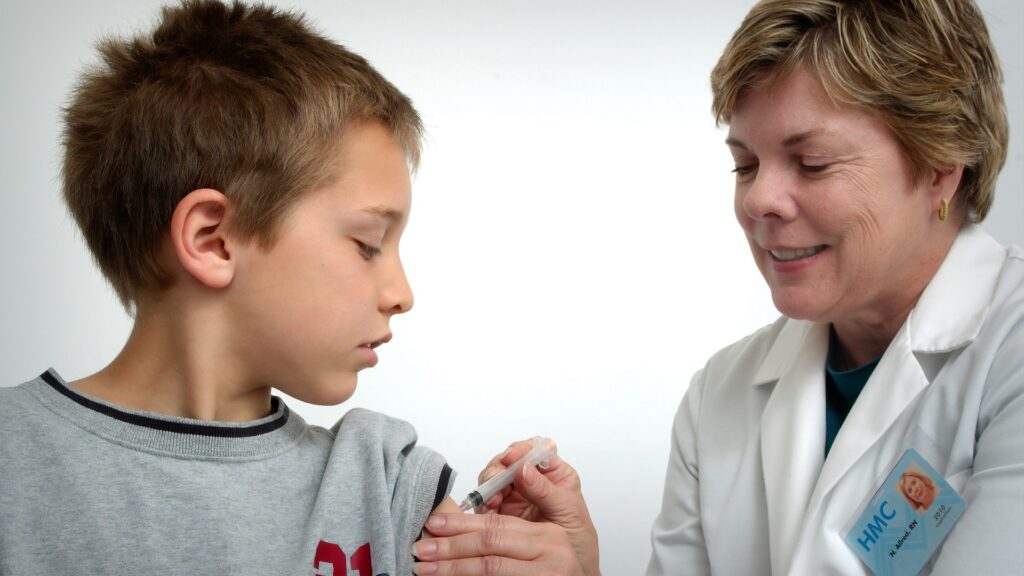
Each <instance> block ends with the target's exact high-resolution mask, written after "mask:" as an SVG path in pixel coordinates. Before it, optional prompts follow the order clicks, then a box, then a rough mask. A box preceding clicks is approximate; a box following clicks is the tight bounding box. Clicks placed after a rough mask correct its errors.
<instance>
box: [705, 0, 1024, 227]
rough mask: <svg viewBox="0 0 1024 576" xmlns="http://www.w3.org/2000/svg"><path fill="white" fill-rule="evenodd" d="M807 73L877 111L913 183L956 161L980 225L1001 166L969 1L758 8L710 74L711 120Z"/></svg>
mask: <svg viewBox="0 0 1024 576" xmlns="http://www.w3.org/2000/svg"><path fill="white" fill-rule="evenodd" d="M801 67H807V68H808V69H810V70H811V71H812V73H814V74H815V75H816V76H817V77H818V78H819V79H820V81H821V83H822V86H823V88H824V89H825V91H826V93H827V94H828V95H829V97H830V98H831V99H832V100H833V101H835V102H841V103H845V104H850V105H854V106H859V107H862V108H864V109H867V110H870V111H872V112H873V113H875V114H877V115H878V117H879V118H880V119H881V120H882V121H883V122H885V123H886V124H887V125H888V126H889V128H890V129H891V130H892V131H893V133H894V134H895V135H896V137H897V138H898V139H899V140H900V142H901V143H902V145H903V147H904V149H905V150H906V154H907V157H908V159H909V161H910V165H911V168H912V171H913V174H914V176H915V177H919V176H920V175H921V174H923V173H924V171H925V170H927V169H929V168H931V169H936V170H945V169H949V168H952V167H954V166H956V165H958V164H963V166H964V172H963V177H962V179H961V181H960V186H959V189H958V190H957V195H956V197H955V199H954V203H958V204H959V205H960V206H962V207H963V208H965V212H964V214H965V216H966V217H967V218H968V219H970V220H972V221H975V222H980V221H981V220H983V219H984V218H985V216H986V214H987V213H988V210H989V208H990V207H991V205H992V198H993V194H994V190H995V183H996V178H997V176H998V175H999V171H1000V170H1001V169H1002V167H1003V163H1004V162H1005V161H1006V147H1007V141H1008V138H1009V129H1008V127H1007V121H1006V106H1005V103H1004V101H1003V91H1002V72H1001V70H1000V67H999V61H998V58H997V57H996V53H995V49H994V48H993V47H992V42H991V40H990V39H989V35H988V29H987V28H986V27H985V21H984V19H983V18H982V16H981V13H980V12H979V10H978V8H977V6H975V4H974V2H972V1H971V0H851V1H842V0H763V1H762V2H759V3H758V4H757V5H756V6H754V8H753V9H751V11H750V13H749V14H747V17H746V18H745V19H744V20H743V23H742V24H741V25H740V27H739V29H737V30H736V32H735V34H733V37H732V39H731V40H730V41H729V44H728V45H727V46H726V48H725V51H724V53H723V54H722V56H721V58H720V59H719V60H718V64H716V65H715V68H714V70H713V71H712V73H711V89H712V93H713V104H712V110H713V112H714V114H715V120H716V122H718V123H719V124H722V123H728V122H729V120H730V117H731V116H732V113H733V111H734V110H735V109H736V107H737V106H738V105H739V104H740V102H741V101H742V99H743V98H744V97H745V96H746V94H747V93H748V92H749V90H751V89H752V88H754V87H760V86H763V85H764V84H765V83H769V84H770V83H771V82H774V81H776V80H778V79H779V78H782V77H785V76H786V75H788V74H790V73H792V72H794V71H795V70H796V69H798V68H801Z"/></svg>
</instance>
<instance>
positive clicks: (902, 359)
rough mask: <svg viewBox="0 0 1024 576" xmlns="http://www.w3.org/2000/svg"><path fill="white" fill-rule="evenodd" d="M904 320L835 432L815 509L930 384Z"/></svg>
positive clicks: (820, 479) (817, 490)
mask: <svg viewBox="0 0 1024 576" xmlns="http://www.w3.org/2000/svg"><path fill="white" fill-rule="evenodd" d="M909 332H910V330H909V325H908V324H906V323H905V324H904V325H903V327H902V328H901V329H900V331H899V332H898V333H897V334H896V338H894V339H893V341H892V343H891V344H889V349H888V350H887V351H886V353H885V354H884V355H883V356H882V359H881V360H880V361H879V362H878V366H876V367H875V370H874V372H873V373H872V374H871V378H870V379H869V380H868V382H867V384H866V385H865V386H864V390H863V391H862V392H861V397H860V398H858V399H857V402H855V403H854V405H853V408H852V409H851V410H850V413H849V415H847V417H846V421H845V422H843V426H842V428H840V429H839V434H838V435H837V436H836V439H835V442H834V443H833V444H832V449H831V450H829V454H828V458H826V459H825V464H824V466H823V467H822V470H821V477H820V478H819V479H818V485H817V486H816V487H815V489H814V496H813V497H812V498H811V503H810V505H809V506H808V510H809V511H813V510H815V509H816V508H817V506H818V505H819V504H820V503H821V501H822V499H823V498H824V497H825V495H826V494H828V492H829V490H831V489H832V487H833V486H835V485H836V482H838V481H839V479H840V478H842V477H843V476H844V475H845V474H846V473H847V472H848V471H849V470H850V468H851V467H852V466H853V465H854V464H855V463H856V462H857V460H859V459H860V457H861V456H863V455H864V453H865V452H867V451H868V449H869V448H871V446H872V445H874V444H875V442H877V441H878V439H879V438H880V437H881V436H882V435H883V434H885V433H886V432H888V431H889V429H890V428H891V427H892V425H893V422H894V421H895V420H896V419H897V418H898V417H899V416H900V414H902V413H903V411H904V409H906V407H907V405H908V404H910V403H911V402H912V401H913V400H914V398H915V397H916V396H917V395H918V394H919V393H920V392H921V391H922V390H924V388H925V387H926V386H928V378H927V377H926V375H925V372H924V370H923V369H922V368H921V364H920V363H919V362H918V360H917V358H916V357H915V356H914V351H913V350H912V348H911V339H910V335H909Z"/></svg>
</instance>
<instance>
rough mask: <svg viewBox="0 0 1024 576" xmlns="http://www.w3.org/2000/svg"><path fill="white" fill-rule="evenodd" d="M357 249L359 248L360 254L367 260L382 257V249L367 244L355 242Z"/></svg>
mask: <svg viewBox="0 0 1024 576" xmlns="http://www.w3.org/2000/svg"><path fill="white" fill-rule="evenodd" d="M355 243H356V247H358V248H359V254H360V255H361V256H362V257H363V258H364V259H366V260H372V259H373V258H374V257H376V256H379V255H380V248H377V247H376V246H370V245H369V244H367V243H365V242H360V241H359V240H356V241H355Z"/></svg>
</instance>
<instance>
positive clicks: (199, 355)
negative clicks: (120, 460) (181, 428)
mask: <svg viewBox="0 0 1024 576" xmlns="http://www.w3.org/2000/svg"><path fill="white" fill-rule="evenodd" d="M183 309H184V310H186V311H185V312H182V310H183ZM224 326H225V324H224V322H222V321H221V318H219V317H217V315H216V313H213V312H212V311H207V312H205V313H204V312H203V310H202V309H201V308H200V309H196V308H192V309H191V310H189V309H188V307H182V308H178V309H177V310H175V307H174V306H170V305H167V306H158V307H156V309H150V311H148V312H147V313H146V314H142V313H140V314H139V315H138V316H137V317H136V321H135V326H134V328H133V329H132V333H131V335H130V336H129V337H128V342H127V343H126V344H125V346H124V349H122V350H121V352H120V354H118V356H117V358H115V359H114V361H113V362H111V363H110V364H109V365H108V366H107V367H105V368H103V369H102V370H100V371H99V372H97V373H96V374H93V375H91V376H88V377H86V378H83V379H81V380H78V381H75V382H72V383H71V387H72V388H75V389H76V390H79V391H81V392H82V393H84V394H87V395H89V396H93V397H95V398H99V399H101V400H105V401H107V402H110V403H113V404H116V405H118V406H121V407H123V408H128V409H132V410H144V411H147V412H153V413H156V414H163V415H167V416H179V417H183V418H192V419H197V420H215V421H223V422H247V421H250V420H256V419H259V418H262V417H264V416H267V415H268V414H270V387H269V386H253V385H252V384H251V383H249V382H248V378H247V377H246V376H245V372H244V370H241V369H240V367H239V366H237V365H235V364H234V363H233V362H231V360H230V358H231V356H230V355H229V354H228V353H227V352H228V350H226V347H227V346H226V344H225V342H226V339H225V336H226V334H225V331H224V330H223V327H224Z"/></svg>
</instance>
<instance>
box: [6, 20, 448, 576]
mask: <svg viewBox="0 0 1024 576" xmlns="http://www.w3.org/2000/svg"><path fill="white" fill-rule="evenodd" d="M99 48H100V52H101V54H102V57H103V58H102V59H103V63H102V65H101V66H100V67H98V68H96V69H94V70H91V71H89V72H87V73H86V74H85V75H84V77H83V79H82V81H81V83H80V84H79V86H78V87H77V89H76V91H75V92H74V95H73V98H72V101H71V103H70V105H69V106H68V108H67V109H66V113H65V136H64V144H65V155H64V196H65V200H66V201H67V204H68V206H69V208H70V211H71V213H72V214H73V216H74V217H75V220H76V222H77V223H78V225H79V226H80V228H81V230H82V233H83V236H84V237H85V239H86V241H87V243H88V245H89V248H90V250H91V251H92V253H93V256H94V257H95V259H96V262H97V263H98V265H99V266H100V269H101V270H102V271H103V273H104V274H105V276H106V277H107V278H108V279H109V281H110V282H111V284H112V285H113V287H114V289H115V291H116V292H117V294H118V296H119V297H120V299H121V301H122V302H123V303H124V304H125V306H126V308H128V309H129V310H132V311H133V312H134V316H135V324H134V328H133V331H132V333H131V336H130V337H129V339H128V342H127V343H126V345H125V347H124V349H123V350H122V352H121V353H120V354H119V355H118V356H117V358H115V359H114V360H113V361H112V362H111V363H110V365H108V366H107V367H106V368H104V369H102V370H101V371H100V372H98V373H96V374H93V375H91V376H88V377H86V378H83V379H81V380H78V381H75V382H64V381H63V380H62V379H61V378H60V376H58V375H57V373H56V372H54V371H52V370H50V371H48V372H46V373H44V374H43V375H42V376H40V377H39V378H38V379H36V380H33V381H31V382H27V383H25V384H22V385H21V386H19V387H17V388H9V389H0V486H2V489H0V575H8V574H19V575H21V574H141V573H156V574H171V573H178V574H184V573H189V574H274V575H281V574H334V575H335V576H339V575H342V574H346V573H350V574H359V576H378V575H381V574H390V575H396V574H409V573H410V572H411V567H412V563H413V558H412V556H411V554H410V546H411V544H412V543H413V542H414V541H415V540H416V539H417V538H418V536H419V534H420V531H421V529H422V526H423V522H424V520H425V519H426V517H427V515H428V514H429V513H430V512H431V510H433V509H435V508H438V509H440V510H442V511H456V510H457V507H456V506H455V505H454V503H453V502H452V501H451V499H450V498H447V495H448V493H449V491H450V490H451V483H452V474H451V470H450V469H449V468H448V466H447V465H446V464H445V461H444V460H443V459H442V458H441V457H440V456H439V455H438V454H436V453H434V452H432V451H430V450H427V449H424V448H422V447H417V446H416V445H415V442H416V435H415V432H414V431H413V430H412V428H411V427H410V426H409V425H408V424H406V423H404V422H401V421H398V420H394V419H391V418H388V417H385V416H383V415H380V414H376V413H372V412H369V411H365V410H352V411H351V412H349V413H348V414H347V415H346V416H345V417H344V418H342V419H341V420H340V421H339V422H338V423H337V424H336V425H335V426H334V427H333V428H332V429H331V430H329V431H328V430H324V429H321V428H316V427H311V426H308V425H306V424H305V423H304V422H303V421H302V419H301V418H299V417H298V416H297V415H296V414H293V413H291V412H290V411H289V410H288V408H287V407H286V406H285V405H284V404H283V403H282V402H281V401H280V400H279V399H277V398H274V397H272V396H271V388H278V389H280V390H282V391H284V392H286V393H288V394H290V395H292V396H294V397H296V398H300V399H302V400H305V401H308V402H314V403H320V404H337V403H340V402H343V401H345V400H346V399H347V398H348V397H349V396H350V395H351V394H352V392H353V390H354V388H355V384H356V374H357V372H359V371H360V370H362V369H363V368H367V367H371V366H373V365H375V364H376V363H377V355H376V352H375V351H374V349H375V348H376V347H378V346H380V345H382V344H384V343H387V342H388V340H390V338H391V333H390V332H389V330H388V324H389V321H390V319H391V317H392V316H394V315H395V314H401V313H404V312H407V311H408V310H409V309H410V308H411V306H412V293H411V291H410V288H409V285H408V282H407V281H406V278H405V275H404V272H403V269H402V264H401V261H400V259H399V255H398V243H399V238H400V237H401V234H402V230H403V228H404V226H405V222H406V217H407V215H408V213H409V204H410V182H409V165H410V164H411V165H412V166H415V165H416V162H417V159H418V154H419V139H420V133H421V125H420V120H419V117H418V115H417V114H416V111H415V110H414V109H413V107H412V105H411V103H410V101H409V100H408V99H407V98H406V97H405V96H403V95H402V94H401V93H400V92H399V91H398V90H397V89H396V88H395V87H394V86H392V85H391V84H390V83H388V82H387V81H386V80H385V79H384V78H382V77H381V76H380V75H379V74H378V73H377V72H376V71H375V70H374V69H373V68H371V67H370V66H369V64H367V62H366V61H365V60H363V59H362V58H360V57H359V56H357V55H355V54H352V53H351V52H348V51H347V50H345V49H344V48H342V47H341V46H338V45H336V44H334V43H332V42H331V41H329V40H327V39H326V38H323V37H321V36H319V35H317V34H315V33H313V32H311V31H310V29H309V28H308V27H307V25H306V24H305V22H304V21H303V19H302V17H300V16H297V15H295V14H290V13H284V12H281V11H278V10H275V9H273V8H268V7H264V6H252V7H246V6H243V5H241V4H238V3H235V4H233V5H231V6H225V5H224V4H221V3H220V2H219V1H218V0H186V1H185V2H184V3H182V4H180V5H178V6H175V7H171V8H165V9H164V11H163V17H162V19H161V21H160V23H159V25H158V27H157V28H156V29H155V30H154V31H153V32H152V34H150V35H147V36H141V37H138V38H135V39H131V40H107V41H105V42H103V43H101V44H100V47H99Z"/></svg>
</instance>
